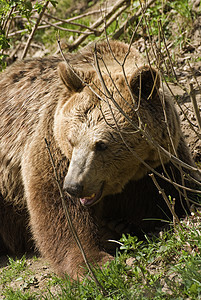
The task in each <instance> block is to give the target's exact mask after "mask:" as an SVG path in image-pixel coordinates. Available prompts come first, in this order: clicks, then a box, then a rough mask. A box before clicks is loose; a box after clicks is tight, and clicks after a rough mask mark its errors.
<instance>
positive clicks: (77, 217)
mask: <svg viewBox="0 0 201 300" xmlns="http://www.w3.org/2000/svg"><path fill="white" fill-rule="evenodd" d="M111 48H112V50H113V52H114V55H115V56H116V58H117V59H118V60H120V61H121V62H122V61H123V59H124V57H125V54H126V53H127V51H128V46H127V45H125V44H123V43H120V42H111ZM96 50H97V53H98V57H99V64H100V68H101V70H102V75H103V79H104V81H105V84H106V86H107V88H108V90H109V93H110V94H112V95H113V98H114V99H115V101H116V103H117V106H119V107H120V108H121V109H123V111H124V112H125V113H126V114H127V116H128V117H129V118H130V120H131V121H132V122H133V123H134V124H136V125H138V124H139V120H141V122H142V124H143V126H144V125H145V124H146V128H145V129H146V132H147V134H148V135H149V136H150V138H151V139H153V140H154V141H155V143H158V144H159V145H161V146H162V147H163V148H165V149H167V150H168V151H170V152H171V153H174V149H173V147H172V144H171V141H170V138H169V135H168V132H167V125H168V127H169V131H170V133H171V136H172V140H173V143H174V148H175V149H176V152H177V155H178V157H179V158H180V159H181V160H183V161H185V162H186V163H188V164H191V165H193V162H192V161H191V157H190V154H189V151H188V149H187V147H186V144H185V143H184V140H183V137H182V133H181V130H180V124H179V119H178V116H177V113H176V110H175V108H174V105H173V102H172V100H171V98H170V96H169V95H168V94H167V93H166V92H162V91H161V90H160V88H159V87H160V80H159V77H158V74H157V72H156V71H155V70H150V69H149V68H148V67H147V66H144V65H143V60H142V58H141V57H140V56H139V54H138V53H137V52H136V51H135V49H133V48H131V51H130V54H129V55H128V58H127V60H126V63H125V73H126V76H127V79H128V82H129V85H130V90H129V88H128V86H127V83H126V82H125V78H124V76H123V75H122V69H121V67H120V64H118V63H117V62H116V61H115V60H114V58H113V57H112V55H111V53H110V51H109V49H108V46H107V44H106V43H100V44H98V46H97V49H96ZM67 59H68V61H69V62H70V64H71V65H72V66H73V67H74V68H75V70H76V73H77V74H78V75H79V76H81V77H82V78H83V81H84V82H85V83H86V84H87V85H85V84H84V83H83V82H82V81H80V79H79V78H78V77H77V76H76V75H75V74H74V73H73V72H72V71H71V70H70V68H69V67H68V66H67V65H66V63H64V62H62V60H61V59H60V58H57V57H52V58H43V59H33V60H26V61H22V62H17V63H15V64H14V65H12V66H11V67H9V68H7V70H6V71H5V72H3V74H1V77H0V91H1V95H0V120H1V122H0V139H1V143H0V192H1V195H0V246H1V249H2V252H3V250H4V252H5V251H7V252H10V253H22V252H24V251H28V250H30V248H31V245H32V243H31V241H32V239H33V240H34V242H35V244H36V246H37V248H38V249H39V251H40V252H41V254H42V255H43V256H44V257H46V258H47V259H48V260H49V261H50V262H51V264H52V265H53V266H54V268H55V270H56V271H57V272H58V273H59V274H64V273H68V274H70V275H71V276H72V277H75V278H76V276H77V272H79V271H80V270H79V267H80V266H81V265H82V264H83V259H82V257H81V254H80V252H79V249H78V247H77V245H76V244H75V241H74V239H73V237H72V234H71V232H70V230H69V227H68V224H67V221H66V219H65V215H64V211H63V208H62V205H61V199H60V196H59V192H58V188H57V185H56V182H55V178H54V172H53V168H52V165H51V163H50V160H49V156H48V152H47V149H46V145H45V142H44V138H46V139H47V140H48V141H49V142H50V148H51V152H52V154H53V157H54V162H55V165H56V168H57V171H58V173H59V176H60V181H61V184H62V185H63V186H64V195H65V197H66V204H67V206H68V209H69V211H70V214H71V218H72V221H73V224H74V226H75V228H76V230H77V233H78V236H79V237H80V239H81V242H82V244H83V247H84V250H85V252H86V255H87V257H88V258H89V260H90V261H95V262H96V263H99V264H102V263H104V262H106V261H107V260H108V259H110V255H109V254H108V253H107V252H106V250H108V251H110V250H111V249H110V248H111V247H110V245H109V244H107V243H106V239H107V238H119V236H120V235H121V234H122V233H123V232H127V231H128V232H130V233H133V234H140V233H141V232H142V230H147V229H148V230H150V229H151V228H153V229H154V226H155V222H151V223H150V222H148V221H144V222H143V221H142V220H143V219H145V218H160V217H162V218H165V217H167V215H170V213H169V210H168V209H167V207H166V205H165V203H164V201H163V199H162V198H161V195H159V193H158V191H157V189H156V188H155V186H154V185H153V183H152V181H151V179H150V177H149V176H148V175H147V173H148V171H149V169H148V168H147V167H146V166H145V165H144V164H143V162H145V163H147V164H148V165H149V166H151V167H152V168H155V169H156V170H157V171H158V172H160V171H161V170H162V167H161V161H163V164H165V168H166V172H169V175H170V176H171V177H172V176H174V178H175V179H176V180H177V181H178V182H181V178H180V177H181V176H180V172H179V171H178V170H177V168H176V167H175V166H174V165H173V164H171V163H170V162H169V158H168V157H167V156H165V155H164V154H163V153H161V157H160V156H159V153H158V150H157V149H156V148H155V147H154V145H153V144H152V143H150V142H149V140H148V139H147V138H145V137H144V136H143V134H142V133H141V132H140V131H139V130H137V128H135V127H133V125H132V124H131V123H130V121H129V120H128V118H125V117H124V116H123V115H122V114H121V113H120V112H119V111H118V110H117V107H115V104H113V103H112V102H111V101H110V97H109V96H108V97H105V96H104V95H103V87H102V85H101V83H100V78H99V76H98V75H97V73H96V71H95V69H94V67H93V65H94V57H93V47H92V48H89V49H84V50H83V51H82V52H81V53H78V54H73V55H69V56H67ZM103 60H104V62H103ZM105 65H106V66H107V68H108V70H109V73H110V74H111V76H112V79H111V78H110V76H109V75H108V72H107V70H106V67H105ZM58 74H59V75H58ZM155 79H156V80H155ZM140 80H141V84H140ZM154 81H155V87H154V88H153V86H154ZM114 84H115V85H114ZM140 85H141V87H142V88H141V92H139V86H140ZM90 87H92V89H93V90H94V92H95V93H94V92H93V91H92V90H91V88H90ZM131 93H132V96H131ZM139 93H140V94H141V95H140V97H141V103H140V109H139V111H138V114H136V113H135V111H134V109H133V100H134V99H135V100H136V101H138V98H139ZM100 97H102V98H103V99H102V100H100ZM162 100H163V101H164V105H165V108H166V113H167V117H168V119H167V122H166V120H165V116H164V112H163V109H162V105H161V101H162ZM108 103H109V104H108ZM111 110H112V112H111ZM119 130H121V134H119ZM139 158H140V159H139ZM173 173H174V174H173ZM191 175H192V174H191ZM157 180H158V181H159V184H160V185H161V187H162V188H164V189H165V191H166V193H167V195H171V196H172V197H175V198H176V211H177V213H178V214H179V215H181V214H182V213H183V211H182V208H181V202H180V200H181V199H180V198H179V195H178V192H177V190H176V189H175V188H174V186H172V185H171V184H168V183H167V182H165V181H164V180H162V179H159V178H158V179H157ZM92 204H93V206H91V205H92ZM163 213H165V214H166V216H164V214H163ZM28 224H30V227H29V226H28ZM29 228H31V230H29ZM103 245H104V247H105V250H104V247H103Z"/></svg>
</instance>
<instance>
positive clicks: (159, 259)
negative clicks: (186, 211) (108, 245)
mask: <svg viewBox="0 0 201 300" xmlns="http://www.w3.org/2000/svg"><path fill="white" fill-rule="evenodd" d="M200 220H201V215H200V214H197V216H195V215H192V216H191V217H190V218H188V219H186V220H185V221H183V222H182V223H181V226H177V228H176V230H175V231H173V230H171V231H168V232H164V233H163V234H162V235H161V237H159V238H151V239H150V238H148V237H146V241H144V242H142V241H139V240H138V239H137V238H136V237H132V236H130V235H128V236H126V235H123V236H122V239H121V240H120V242H121V244H122V246H121V249H120V250H119V251H118V252H117V255H116V258H115V260H114V261H112V262H111V263H110V264H108V265H107V266H106V267H105V268H104V269H102V270H100V269H98V268H96V270H95V272H96V276H97V278H98V280H99V281H100V282H101V284H102V285H103V286H104V289H105V290H106V292H107V295H103V294H102V293H101V291H100V289H99V288H98V287H97V286H96V284H95V282H94V281H93V280H92V279H90V278H89V276H86V277H85V278H84V280H83V282H71V281H70V280H69V278H68V277H66V278H65V279H61V278H58V277H56V276H55V275H54V274H51V276H50V278H48V279H47V280H46V284H45V285H43V286H42V288H41V287H40V288H37V287H38V286H37V284H36V285H35V288H34V290H33V288H31V287H33V286H34V280H36V277H37V275H35V274H34V271H33V270H32V272H31V271H30V270H29V267H28V265H27V264H26V259H25V257H23V258H22V259H21V260H16V261H15V260H13V259H9V266H8V267H5V268H3V269H2V271H1V272H0V289H1V287H3V290H2V291H1V292H0V296H1V295H2V296H4V297H5V298H4V299H45V300H49V299H73V300H74V299H82V300H85V299H86V300H89V299H96V300H102V299H108V300H109V299H111V300H112V299H114V300H119V299H187V298H188V299H201V256H200V253H201V222H200ZM40 275H41V274H40ZM19 281H20V282H21V285H19V284H18V282H19ZM11 283H12V284H11ZM14 283H15V284H14ZM38 284H39V286H40V282H38ZM19 286H20V287H19Z"/></svg>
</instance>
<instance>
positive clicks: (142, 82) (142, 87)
mask: <svg viewBox="0 0 201 300" xmlns="http://www.w3.org/2000/svg"><path fill="white" fill-rule="evenodd" d="M130 87H131V90H132V92H133V94H134V96H135V97H136V98H137V99H139V97H140V98H141V99H147V100H149V99H154V98H155V97H156V96H157V93H158V89H159V87H160V78H159V74H158V72H157V71H156V70H155V69H154V68H151V67H149V66H148V65H146V66H143V67H140V68H138V69H137V71H136V72H135V73H134V74H133V75H132V76H131V79H130Z"/></svg>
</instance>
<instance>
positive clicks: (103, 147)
mask: <svg viewBox="0 0 201 300" xmlns="http://www.w3.org/2000/svg"><path fill="white" fill-rule="evenodd" d="M107 148H108V146H107V145H106V144H105V143H104V142H102V141H99V142H96V144H95V149H96V151H105V150H106V149H107Z"/></svg>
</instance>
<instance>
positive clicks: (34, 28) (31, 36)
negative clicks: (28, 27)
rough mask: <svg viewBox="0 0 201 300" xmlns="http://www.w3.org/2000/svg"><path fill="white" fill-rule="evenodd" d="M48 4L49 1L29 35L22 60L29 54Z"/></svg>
mask: <svg viewBox="0 0 201 300" xmlns="http://www.w3.org/2000/svg"><path fill="white" fill-rule="evenodd" d="M48 4H49V1H47V2H46V3H45V5H44V6H43V9H42V11H41V13H40V14H39V17H38V19H37V21H36V24H35V25H34V27H33V28H32V31H31V34H30V35H29V38H28V41H27V44H26V46H25V48H24V51H23V53H22V57H21V59H24V58H25V57H26V55H27V52H28V49H29V46H30V44H31V41H32V39H33V36H34V34H35V31H36V29H37V28H38V25H39V24H40V21H41V19H42V17H43V14H44V12H45V10H46V8H47V7H48Z"/></svg>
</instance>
